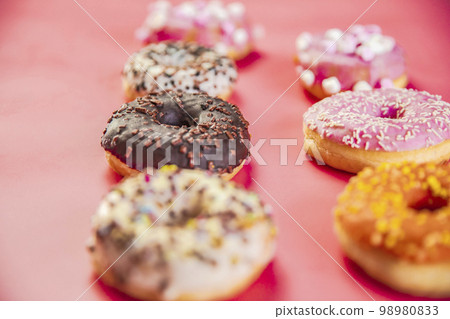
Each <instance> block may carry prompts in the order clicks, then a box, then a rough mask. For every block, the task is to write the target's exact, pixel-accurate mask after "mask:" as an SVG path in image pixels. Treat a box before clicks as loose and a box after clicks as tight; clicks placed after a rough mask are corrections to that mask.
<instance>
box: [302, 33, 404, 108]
mask: <svg viewBox="0 0 450 319" xmlns="http://www.w3.org/2000/svg"><path fill="white" fill-rule="evenodd" d="M296 50H297V54H296V56H295V61H296V64H297V73H298V74H299V75H302V76H301V78H300V81H301V84H302V86H303V87H304V88H305V89H306V90H307V91H309V92H310V93H311V94H313V95H314V96H316V97H318V98H320V99H322V98H324V97H327V96H330V95H332V94H335V93H338V92H341V91H348V90H353V91H360V90H371V89H372V88H392V87H398V88H404V87H405V86H406V84H407V83H408V81H407V76H406V73H405V60H404V56H403V50H402V48H400V47H399V46H398V44H397V43H396V41H395V39H394V38H392V37H390V36H386V35H383V34H382V33H381V28H380V27H379V26H377V25H367V26H362V25H354V26H352V27H351V28H350V29H349V30H348V31H347V32H346V33H344V32H343V31H342V30H340V29H336V28H334V29H329V30H327V31H326V32H325V33H321V34H315V35H313V34H311V33H309V32H303V33H301V34H300V35H299V36H298V37H297V40H296Z"/></svg>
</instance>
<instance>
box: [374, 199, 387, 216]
mask: <svg viewBox="0 0 450 319" xmlns="http://www.w3.org/2000/svg"><path fill="white" fill-rule="evenodd" d="M370 210H371V211H372V213H373V214H374V215H375V217H377V218H380V217H383V216H384V214H385V213H386V203H385V202H374V203H372V204H371V205H370Z"/></svg>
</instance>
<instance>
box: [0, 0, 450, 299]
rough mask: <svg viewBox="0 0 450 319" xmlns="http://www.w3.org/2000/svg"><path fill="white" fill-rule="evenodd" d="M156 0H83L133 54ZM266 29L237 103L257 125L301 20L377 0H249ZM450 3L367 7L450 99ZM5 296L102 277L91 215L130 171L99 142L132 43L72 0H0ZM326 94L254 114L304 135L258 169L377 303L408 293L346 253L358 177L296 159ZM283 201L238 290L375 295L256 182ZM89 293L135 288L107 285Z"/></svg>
mask: <svg viewBox="0 0 450 319" xmlns="http://www.w3.org/2000/svg"><path fill="white" fill-rule="evenodd" d="M147 2H148V1H147V0H144V1H133V2H129V1H117V0H114V1H90V0H89V1H88V0H80V4H81V5H82V6H83V7H85V8H86V10H87V11H89V12H90V13H91V14H92V16H93V17H95V19H97V20H98V22H99V23H100V24H101V25H102V26H103V27H104V28H105V30H107V31H108V32H109V33H110V34H111V35H112V36H113V37H114V38H115V39H116V40H117V41H118V43H120V44H121V45H122V46H123V47H124V48H125V49H126V50H127V51H128V52H133V51H135V50H137V49H138V48H139V47H140V43H139V42H138V41H137V40H135V39H134V37H133V32H134V30H135V28H136V27H138V26H139V25H140V23H141V22H142V21H143V19H144V16H145V13H146V10H145V8H146V5H147ZM244 2H245V4H246V5H247V8H248V11H249V13H250V15H251V17H252V19H253V21H255V22H259V23H261V24H263V25H264V26H265V29H266V37H265V39H263V40H261V41H260V42H259V44H258V54H254V55H252V57H250V58H249V59H247V60H246V61H244V62H241V63H240V64H239V67H240V77H239V80H238V82H237V86H236V89H235V92H234V94H233V96H232V97H231V101H232V102H233V103H236V104H238V105H239V106H241V108H242V110H243V112H244V114H245V116H246V118H247V119H248V120H249V121H250V122H251V123H252V122H253V121H254V120H255V119H256V118H258V116H259V115H260V114H261V113H262V112H263V111H264V110H265V109H266V108H267V107H268V106H269V105H270V104H271V103H272V102H273V101H274V100H275V99H276V98H278V97H279V95H280V94H281V93H282V92H283V91H284V90H285V89H286V88H287V87H288V86H289V85H290V84H291V83H292V82H293V81H294V80H295V78H296V74H295V71H294V67H293V63H292V56H293V54H294V41H295V38H296V36H297V34H298V33H299V32H301V31H322V30H324V29H326V28H330V27H340V28H344V29H345V28H346V27H347V26H349V25H350V24H351V23H352V22H353V21H354V20H355V19H356V18H357V17H358V16H359V15H360V14H361V13H362V12H363V11H364V10H365V9H366V8H367V7H369V5H370V4H371V3H372V0H370V1H368V0H364V1H335V0H329V1H313V0H311V1H288V0H278V1H256V0H255V1H244ZM449 4H450V3H449V2H448V1H445V0H443V1H437V0H424V1H407V0H405V1H386V0H380V1H379V2H378V3H376V4H375V5H374V6H373V8H372V9H370V10H369V11H368V13H367V14H366V15H365V16H364V17H362V19H361V22H362V23H377V24H379V25H381V27H382V28H383V31H384V32H385V33H386V34H389V35H392V36H394V37H395V38H396V39H397V40H398V42H399V43H400V44H401V45H402V46H403V47H404V48H405V50H406V52H407V57H408V73H409V75H410V78H411V83H412V86H413V87H415V88H418V89H423V90H427V91H429V92H432V93H436V94H441V95H443V98H444V99H445V100H447V101H448V100H450V94H449V92H448V90H447V87H448V82H449V80H450V75H449V73H450V60H449V59H448V52H449V49H450V44H449V41H448V39H449V35H450V34H449V32H450V31H449V22H448V21H449V18H450V14H449V12H450V10H449V9H450V5H449ZM0 24H1V27H0V41H1V46H0V67H1V70H2V71H1V73H0V79H1V80H0V81H1V82H0V83H1V86H0V136H1V148H0V168H1V178H0V189H1V192H0V205H1V209H0V218H1V222H0V254H1V258H2V259H1V264H0V299H3V300H14V299H17V300H30V299H31V300H60V299H64V300H73V299H76V298H77V297H78V296H79V295H80V294H81V293H82V292H83V291H84V290H85V289H86V288H87V287H88V286H89V285H90V283H91V282H92V281H93V280H94V279H95V277H94V275H93V274H92V271H91V267H90V264H89V258H88V254H87V252H86V249H85V240H86V239H87V237H88V235H89V231H90V216H91V215H92V214H93V213H94V212H95V210H96V208H97V205H98V203H99V201H100V199H101V198H102V196H103V195H104V194H105V193H106V192H107V191H108V189H109V188H110V187H111V185H113V184H114V183H116V182H117V181H118V180H119V177H118V176H117V175H116V174H114V173H113V172H112V171H111V170H110V169H109V168H108V166H107V164H106V162H105V160H104V153H103V150H102V148H101V147H100V137H101V133H102V131H103V128H104V126H105V124H106V120H107V119H108V117H109V116H110V114H111V113H112V112H113V111H114V110H115V109H116V108H117V107H118V106H119V105H120V104H121V103H122V102H123V100H124V98H123V93H122V89H121V83H120V77H119V74H120V70H121V68H122V66H123V64H124V62H125V61H126V59H127V54H126V53H124V52H123V51H122V49H121V48H120V47H119V46H118V45H117V44H116V43H114V41H112V40H111V38H109V37H108V35H106V34H105V32H104V31H102V30H101V29H100V28H99V27H98V26H97V25H96V24H95V23H94V22H93V21H92V20H91V19H90V18H89V17H88V16H87V15H86V13H85V12H83V11H82V10H81V9H80V8H79V7H78V6H77V5H76V4H75V2H73V1H72V0H59V1H56V0H52V1H45V4H43V2H42V1H37V0H33V1H1V2H0ZM312 102H313V101H312V100H311V99H309V98H308V97H306V96H305V94H304V92H303V91H302V90H301V89H300V88H299V87H298V85H294V86H293V87H292V88H291V89H290V90H289V91H288V92H287V93H286V94H285V95H284V96H283V97H282V98H281V99H280V100H279V101H278V102H277V103H276V104H275V105H274V106H273V107H272V109H271V110H270V111H268V112H267V113H266V114H265V115H264V116H263V117H262V118H261V119H260V120H259V121H258V122H257V123H256V124H255V125H253V126H251V127H250V132H251V134H252V136H253V138H254V139H255V140H256V139H259V138H294V139H298V145H297V146H290V147H289V153H288V165H286V166H281V165H280V164H279V154H280V153H279V148H278V146H271V145H270V144H269V143H266V144H265V146H264V147H263V148H262V149H261V152H260V153H261V154H262V156H263V157H264V159H265V160H266V162H267V165H266V166H258V165H256V164H255V162H254V161H253V163H252V165H251V166H248V167H246V169H245V170H243V171H241V173H239V175H238V176H237V179H238V180H240V181H242V180H249V179H250V177H253V178H254V179H255V180H257V181H258V183H260V184H261V185H262V186H263V187H264V188H265V189H266V190H267V191H268V192H269V193H270V194H271V195H272V196H273V198H275V199H276V200H277V201H278V202H279V203H280V204H281V205H282V206H283V207H284V208H285V209H286V211H287V212H289V213H290V214H291V215H292V217H293V218H295V219H296V220H297V221H298V223H299V224H300V225H302V226H303V227H304V229H305V230H307V232H308V233H309V234H310V235H311V236H312V237H313V238H315V240H316V241H317V243H319V244H320V245H321V246H323V248H324V249H325V250H326V251H327V252H328V253H329V254H330V256H331V257H333V258H334V259H335V260H336V262H337V263H338V264H339V265H340V266H342V267H343V269H345V271H347V272H348V273H349V274H350V275H351V276H353V277H354V278H355V280H356V281H357V282H358V283H359V284H360V285H361V286H362V287H364V289H366V290H367V292H368V293H369V294H370V295H371V296H372V297H373V298H374V299H376V300H390V299H393V300H399V299H401V300H409V299H414V298H412V297H410V296H407V295H403V294H399V293H397V292H394V291H392V290H390V289H389V288H387V287H385V286H383V285H381V284H378V283H376V282H374V281H373V280H371V279H370V278H368V277H367V276H366V275H364V274H363V273H362V272H361V271H360V270H359V269H358V268H357V267H356V266H355V265H354V264H353V263H351V262H350V261H349V260H348V259H346V258H345V256H344V255H343V253H342V251H341V249H340V247H339V245H338V243H337V241H336V238H335V236H334V233H333V230H332V215H331V211H332V208H333V206H334V205H335V200H336V196H337V194H338V193H339V192H341V191H342V190H343V189H344V187H345V185H346V183H347V181H348V179H349V177H350V175H349V174H346V173H342V172H338V171H335V170H333V169H330V168H328V167H318V166H316V165H313V164H311V163H309V162H306V163H305V164H304V165H302V166H295V165H294V162H295V160H296V158H297V156H298V154H299V152H300V149H301V141H302V138H303V136H302V133H301V118H302V114H303V113H304V111H305V110H306V109H307V108H308V107H309V106H310V105H311V103H312ZM250 188H251V189H253V190H255V191H257V192H258V193H260V194H261V196H262V197H263V198H264V199H265V200H266V202H268V203H269V204H271V205H272V206H273V207H274V214H275V219H276V222H277V225H278V227H279V230H280V233H279V238H278V250H277V254H276V257H275V260H274V262H273V263H272V264H271V265H270V266H269V267H268V268H267V269H266V270H265V271H264V273H263V275H262V276H261V277H260V278H259V279H258V280H257V281H256V282H255V283H254V284H253V285H252V286H251V287H250V288H249V289H248V290H247V291H245V292H244V293H242V294H241V295H239V296H237V297H236V300H283V299H285V300H369V299H370V297H369V296H368V295H367V294H366V293H365V292H364V291H363V290H362V289H361V288H360V287H359V286H358V285H357V284H356V283H355V282H354V281H353V280H352V279H351V278H350V277H349V276H348V275H347V274H346V273H345V272H344V271H343V270H342V269H341V268H340V267H339V266H338V265H337V264H336V263H335V262H334V261H333V260H332V259H331V258H330V256H328V255H327V253H325V252H324V251H323V250H322V249H321V248H320V247H319V246H318V245H317V243H316V242H314V241H313V240H312V239H311V238H310V237H309V236H308V235H307V234H306V233H305V232H304V231H303V230H302V229H301V228H300V227H299V226H298V225H297V224H295V223H294V222H293V221H292V220H291V219H290V218H289V217H288V216H287V215H286V214H285V213H284V212H283V211H282V209H280V208H279V207H278V206H277V204H276V203H275V202H273V200H272V199H271V198H269V197H268V196H266V194H265V193H264V192H263V191H262V190H261V189H260V188H259V187H258V186H257V185H256V184H255V183H251V184H250ZM83 299H84V300H110V299H113V300H121V299H128V297H126V296H124V295H122V294H120V293H118V292H117V291H115V290H114V289H111V288H108V287H105V286H104V285H102V284H101V283H98V284H96V285H95V286H94V287H92V289H90V290H89V291H88V292H87V293H86V295H84V297H83Z"/></svg>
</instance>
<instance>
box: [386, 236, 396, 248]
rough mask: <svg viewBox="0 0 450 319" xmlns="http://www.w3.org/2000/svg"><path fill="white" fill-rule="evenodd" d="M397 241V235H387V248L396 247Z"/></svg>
mask: <svg viewBox="0 0 450 319" xmlns="http://www.w3.org/2000/svg"><path fill="white" fill-rule="evenodd" d="M396 243H397V239H396V237H395V236H391V235H388V236H387V237H386V240H385V241H384V245H385V246H386V247H387V248H392V247H394V246H395V244H396Z"/></svg>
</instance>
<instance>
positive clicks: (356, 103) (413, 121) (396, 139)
mask: <svg viewBox="0 0 450 319" xmlns="http://www.w3.org/2000/svg"><path fill="white" fill-rule="evenodd" d="M303 119H304V123H305V125H306V126H307V128H309V129H310V130H312V131H314V132H317V133H318V134H319V135H320V136H321V137H322V138H326V139H328V140H331V141H333V142H336V143H339V144H345V145H348V146H350V147H352V148H356V149H365V150H372V151H388V152H395V151H410V150H417V149H420V148H424V147H429V146H432V145H436V144H439V143H441V142H443V141H445V140H448V139H450V103H448V102H445V101H443V100H442V99H441V97H440V96H438V95H431V94H430V93H428V92H424V91H423V92H419V91H415V90H411V89H409V90H408V89H376V90H373V91H359V92H352V91H347V92H343V93H339V94H336V95H333V96H331V97H328V98H326V99H324V100H322V101H320V102H318V103H316V104H314V105H313V106H312V107H311V108H310V109H309V110H308V111H307V112H306V113H305V114H304V116H303Z"/></svg>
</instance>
